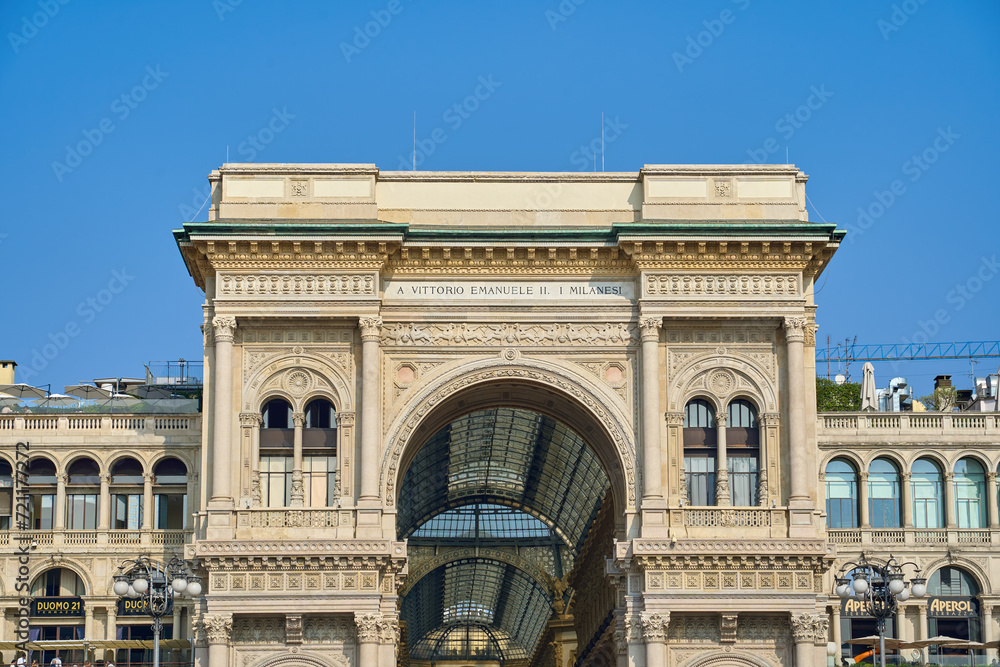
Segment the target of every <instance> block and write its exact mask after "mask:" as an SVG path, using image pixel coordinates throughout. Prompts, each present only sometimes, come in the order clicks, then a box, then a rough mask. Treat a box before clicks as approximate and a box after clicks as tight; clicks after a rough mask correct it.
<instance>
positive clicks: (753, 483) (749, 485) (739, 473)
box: [726, 398, 760, 506]
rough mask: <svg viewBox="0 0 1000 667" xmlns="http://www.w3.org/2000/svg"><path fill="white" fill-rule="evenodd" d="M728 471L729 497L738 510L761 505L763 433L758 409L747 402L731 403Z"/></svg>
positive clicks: (727, 429)
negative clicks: (738, 507) (759, 494)
mask: <svg viewBox="0 0 1000 667" xmlns="http://www.w3.org/2000/svg"><path fill="white" fill-rule="evenodd" d="M726 469H727V470H728V471H729V495H730V498H731V500H732V504H733V505H736V506H754V505H757V504H759V502H760V501H759V498H758V489H759V486H758V485H759V482H760V430H759V428H758V427H757V409H756V408H754V406H753V403H751V402H750V401H748V400H746V399H742V398H740V399H736V400H734V401H731V402H730V403H729V408H728V411H727V420H726Z"/></svg>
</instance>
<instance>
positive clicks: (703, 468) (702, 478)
mask: <svg viewBox="0 0 1000 667" xmlns="http://www.w3.org/2000/svg"><path fill="white" fill-rule="evenodd" d="M684 472H685V475H686V477H687V489H688V502H689V503H690V504H691V505H695V506H703V505H714V504H715V457H714V456H685V457H684Z"/></svg>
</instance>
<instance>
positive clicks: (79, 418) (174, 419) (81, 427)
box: [0, 414, 201, 435]
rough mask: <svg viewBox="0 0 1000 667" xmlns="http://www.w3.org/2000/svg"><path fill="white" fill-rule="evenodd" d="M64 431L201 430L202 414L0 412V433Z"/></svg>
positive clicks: (195, 432)
mask: <svg viewBox="0 0 1000 667" xmlns="http://www.w3.org/2000/svg"><path fill="white" fill-rule="evenodd" d="M59 431H63V432H67V433H72V434H73V435H78V434H82V433H94V434H100V433H107V434H111V433H134V432H137V431H138V432H141V433H160V434H180V433H184V434H193V435H197V434H199V433H200V432H201V416H200V415H197V414H192V415H171V416H166V415H139V414H130V415H93V414H67V415H58V416H57V415H38V414H5V415H0V433H4V434H8V435H13V434H14V433H17V432H27V433H31V434H33V435H37V434H39V433H40V432H59Z"/></svg>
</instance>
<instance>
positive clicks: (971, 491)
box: [955, 481, 986, 528]
mask: <svg viewBox="0 0 1000 667" xmlns="http://www.w3.org/2000/svg"><path fill="white" fill-rule="evenodd" d="M981 494H982V490H981V486H980V485H979V484H977V483H976V482H958V481H956V482H955V510H956V511H955V515H956V516H955V520H956V521H957V523H958V527H959V528H984V527H985V525H986V511H985V510H986V504H985V503H984V502H983V501H982V498H981V497H980V496H981Z"/></svg>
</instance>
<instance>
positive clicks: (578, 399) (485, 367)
mask: <svg viewBox="0 0 1000 667" xmlns="http://www.w3.org/2000/svg"><path fill="white" fill-rule="evenodd" d="M500 383H506V384H517V385H522V386H525V387H536V388H539V389H543V390H545V391H547V392H549V393H550V394H555V395H556V396H558V397H559V399H560V400H561V401H562V402H564V403H565V404H567V405H569V406H571V407H572V409H573V410H575V411H576V412H577V413H578V414H579V416H580V417H581V418H582V419H585V420H587V421H589V422H590V424H588V425H586V426H585V429H586V428H587V427H591V428H590V431H591V432H590V434H589V436H588V437H586V439H587V441H588V443H589V444H590V445H591V446H592V447H594V450H595V453H597V455H598V457H599V458H600V459H601V462H602V464H603V465H604V467H605V472H606V473H607V475H608V478H609V479H610V480H611V487H612V490H613V493H614V496H615V499H616V503H620V504H619V505H618V506H620V507H624V508H625V512H626V513H634V512H635V508H636V488H641V486H640V484H641V481H640V473H639V468H638V465H637V461H636V458H635V454H634V452H635V442H634V436H633V430H632V428H631V426H630V425H629V423H628V419H627V418H626V416H625V413H624V411H623V410H622V409H621V408H620V406H619V405H618V404H619V403H620V400H619V399H617V397H615V396H614V394H613V393H611V392H610V391H604V390H602V389H601V388H600V387H598V386H596V385H594V384H593V383H591V382H589V381H587V379H586V378H584V377H583V376H582V375H580V374H578V373H576V372H574V371H573V370H571V369H570V368H568V367H566V366H564V365H560V364H557V363H553V362H552V361H550V360H547V359H541V358H532V359H531V360H530V363H523V362H521V361H520V355H517V354H514V355H509V356H504V355H501V357H500V358H490V359H480V360H477V361H475V362H473V363H470V364H466V365H462V366H459V367H457V368H453V369H451V370H450V371H447V372H445V373H443V374H442V375H441V376H440V377H437V378H434V379H433V380H431V381H429V382H427V385H426V387H425V388H424V389H423V391H421V392H420V393H419V394H416V395H415V396H414V397H413V398H411V399H410V401H409V402H408V403H407V404H406V405H404V406H403V408H402V409H401V410H400V412H399V413H398V416H397V417H396V419H395V420H394V421H393V423H392V424H391V425H390V427H389V429H388V432H387V435H386V439H385V442H386V443H387V447H386V451H385V452H384V454H383V457H382V462H381V466H380V488H381V489H382V493H383V494H384V495H385V505H386V507H389V508H394V507H395V504H396V494H397V492H398V487H399V484H400V482H401V477H402V475H401V472H405V469H406V466H407V465H408V463H409V460H410V459H412V456H413V455H414V453H415V452H416V450H418V449H419V448H420V446H421V445H422V442H419V440H420V437H419V431H420V429H422V428H423V427H426V426H427V425H428V424H432V423H434V421H435V417H436V416H439V413H440V412H441V411H442V409H444V407H443V406H446V405H448V403H449V401H452V400H454V399H455V398H456V397H457V396H460V395H463V394H464V393H466V392H470V391H477V390H479V389H481V388H484V387H489V386H490V385H495V384H500ZM507 402H508V403H510V404H514V403H515V402H516V398H514V397H511V398H509V399H508V400H507ZM550 403H551V401H550ZM496 404H497V405H502V404H504V401H501V400H498V401H497V402H496ZM524 404H525V405H526V406H530V407H533V408H536V409H542V410H545V409H546V408H547V407H548V408H551V405H550V406H545V405H531V404H530V403H524ZM439 421H440V420H439Z"/></svg>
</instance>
